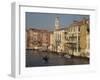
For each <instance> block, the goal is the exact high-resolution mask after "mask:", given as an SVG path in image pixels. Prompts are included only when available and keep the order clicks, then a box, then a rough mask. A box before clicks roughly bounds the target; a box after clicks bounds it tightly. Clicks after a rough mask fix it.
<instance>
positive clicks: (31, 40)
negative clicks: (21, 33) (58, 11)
mask: <svg viewBox="0 0 100 80" xmlns="http://www.w3.org/2000/svg"><path fill="white" fill-rule="evenodd" d="M89 45H90V28H89V20H88V19H85V18H83V19H82V20H81V21H73V23H72V24H70V25H69V26H66V27H65V28H62V27H61V25H60V18H59V17H56V18H55V28H54V31H48V30H39V29H34V28H29V29H27V49H41V50H49V51H54V52H58V53H60V54H62V53H64V54H69V55H74V56H83V57H89V54H90V52H89V48H90V47H89Z"/></svg>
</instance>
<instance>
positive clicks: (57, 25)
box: [55, 16, 60, 30]
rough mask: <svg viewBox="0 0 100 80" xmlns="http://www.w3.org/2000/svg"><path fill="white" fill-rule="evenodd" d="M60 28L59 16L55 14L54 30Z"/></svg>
mask: <svg viewBox="0 0 100 80" xmlns="http://www.w3.org/2000/svg"><path fill="white" fill-rule="evenodd" d="M59 29H60V19H59V17H58V16H57V17H56V18H55V30H59Z"/></svg>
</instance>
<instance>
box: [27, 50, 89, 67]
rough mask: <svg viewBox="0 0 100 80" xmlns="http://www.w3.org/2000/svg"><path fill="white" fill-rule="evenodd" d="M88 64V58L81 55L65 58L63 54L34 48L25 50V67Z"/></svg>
mask: <svg viewBox="0 0 100 80" xmlns="http://www.w3.org/2000/svg"><path fill="white" fill-rule="evenodd" d="M86 64H87V65H88V64H89V59H88V58H82V57H75V56H73V57H71V58H66V57H64V56H61V55H58V54H55V53H52V52H41V51H35V50H26V67H41V66H60V65H86Z"/></svg>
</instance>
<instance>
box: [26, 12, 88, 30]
mask: <svg viewBox="0 0 100 80" xmlns="http://www.w3.org/2000/svg"><path fill="white" fill-rule="evenodd" d="M25 16H26V28H30V27H32V28H37V29H47V30H50V31H51V30H54V24H55V18H56V16H59V17H60V24H61V26H62V27H65V26H68V25H70V24H71V23H72V22H73V20H77V21H80V20H82V18H83V17H85V18H87V19H89V15H75V14H53V13H33V12H26V13H25Z"/></svg>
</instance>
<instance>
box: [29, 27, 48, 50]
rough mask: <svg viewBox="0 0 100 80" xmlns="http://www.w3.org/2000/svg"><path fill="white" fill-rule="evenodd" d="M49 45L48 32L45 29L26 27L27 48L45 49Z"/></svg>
mask: <svg viewBox="0 0 100 80" xmlns="http://www.w3.org/2000/svg"><path fill="white" fill-rule="evenodd" d="M48 46H50V32H48V31H47V30H39V29H33V28H29V29H27V49H39V48H41V49H44V50H45V49H47V48H48Z"/></svg>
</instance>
